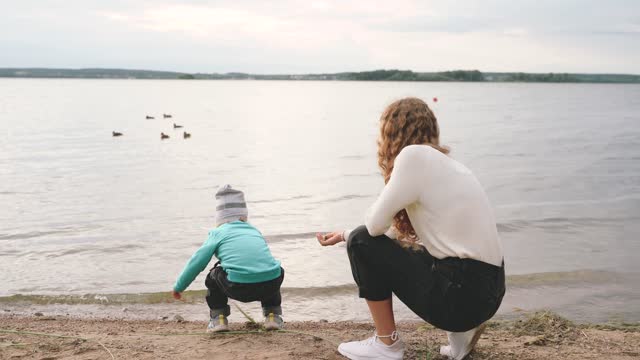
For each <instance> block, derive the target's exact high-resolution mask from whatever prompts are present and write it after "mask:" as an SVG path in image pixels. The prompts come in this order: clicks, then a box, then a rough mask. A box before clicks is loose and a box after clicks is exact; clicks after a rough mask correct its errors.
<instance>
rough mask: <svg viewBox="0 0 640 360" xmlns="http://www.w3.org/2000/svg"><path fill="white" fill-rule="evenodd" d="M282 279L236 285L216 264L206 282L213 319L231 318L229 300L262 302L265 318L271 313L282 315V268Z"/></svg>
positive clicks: (281, 273)
mask: <svg viewBox="0 0 640 360" xmlns="http://www.w3.org/2000/svg"><path fill="white" fill-rule="evenodd" d="M280 270H281V271H280V277H277V278H275V279H273V280H269V281H264V282H259V283H236V282H232V281H229V279H228V278H227V273H226V272H225V271H224V270H223V269H222V267H220V266H218V264H216V265H215V266H214V267H213V269H211V271H209V275H207V278H206V279H205V281H204V284H205V286H206V287H207V296H206V297H205V299H206V300H207V305H209V309H210V310H211V311H210V314H211V317H212V318H213V317H215V316H217V315H220V314H222V315H225V316H229V314H230V312H231V309H230V308H229V305H228V302H229V298H231V299H234V300H238V301H241V302H252V301H260V302H261V304H262V312H263V313H264V315H265V316H267V315H268V314H269V313H274V314H278V315H282V308H281V306H280V304H281V303H282V297H281V295H280V286H281V285H282V281H283V280H284V269H282V268H280Z"/></svg>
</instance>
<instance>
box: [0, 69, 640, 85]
mask: <svg viewBox="0 0 640 360" xmlns="http://www.w3.org/2000/svg"><path fill="white" fill-rule="evenodd" d="M0 77H11V78H70V79H73V78H77V79H182V80H339V81H468V82H482V81H484V82H551V83H640V75H625V74H567V73H546V74H541V73H495V72H491V73H489V72H488V73H482V72H480V71H478V70H454V71H441V72H413V71H411V70H395V69H393V70H374V71H361V72H343V73H333V74H304V75H259V74H246V73H225V74H217V73H210V74H207V73H181V72H172V71H151V70H126V69H49V68H0Z"/></svg>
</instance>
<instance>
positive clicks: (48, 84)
mask: <svg viewBox="0 0 640 360" xmlns="http://www.w3.org/2000/svg"><path fill="white" fill-rule="evenodd" d="M404 96H418V97H421V98H423V99H426V100H428V102H429V105H430V106H431V107H432V108H433V109H434V111H435V113H436V115H437V117H438V119H439V122H440V127H441V134H442V142H443V143H444V144H446V145H449V146H450V147H451V148H452V156H454V157H455V158H457V159H458V160H460V161H462V162H463V163H465V164H466V165H467V166H468V167H469V168H471V169H472V170H473V171H474V172H475V174H476V175H477V176H478V178H479V179H480V181H481V183H482V184H483V185H484V186H485V188H486V190H487V193H488V195H489V198H490V200H491V202H492V204H493V206H494V209H495V212H496V216H497V219H498V228H499V231H500V235H501V238H502V241H503V244H504V248H505V252H506V255H505V256H506V258H505V261H506V266H507V274H508V275H509V284H510V286H509V289H508V294H507V297H506V298H505V303H504V304H503V306H502V308H501V311H500V313H501V314H502V315H504V316H508V315H509V314H511V313H514V312H517V311H520V309H524V310H534V309H538V308H550V309H553V310H555V311H558V312H560V313H561V314H563V315H565V316H568V317H570V318H572V319H575V320H578V321H608V320H611V319H622V320H625V321H640V280H639V279H640V276H639V275H640V257H639V254H640V86H638V85H590V84H497V83H493V84H492V83H487V84H479V83H478V84H473V83H393V82H388V83H387V82H384V83H383V82H284V81H282V82H281V81H161V80H154V81H143V80H46V79H0V205H1V206H0V278H1V280H2V281H1V282H0V296H9V295H15V294H23V295H34V294H41V295H47V296H51V297H52V298H54V297H55V296H60V295H64V296H68V295H72V296H76V295H77V296H79V297H80V296H82V295H83V294H99V295H98V296H95V298H96V299H103V298H102V297H101V296H102V295H108V294H135V293H146V292H150V293H154V292H161V291H169V290H170V289H171V286H172V284H173V281H174V280H175V278H176V276H177V275H178V274H179V272H180V270H181V269H182V267H183V266H184V264H185V262H186V261H187V259H188V258H189V257H190V256H191V254H192V253H193V251H195V250H196V249H197V248H198V246H200V245H201V243H202V242H203V241H204V240H205V238H206V235H207V230H208V229H209V228H210V227H211V226H212V224H213V220H214V213H215V199H214V193H215V190H216V188H217V186H219V185H221V184H224V183H231V184H232V185H233V186H234V187H236V188H239V189H242V190H244V191H245V193H246V196H247V200H248V204H249V212H250V221H251V222H252V223H253V224H254V225H256V226H257V227H258V228H259V229H260V230H261V231H262V232H263V234H265V235H266V237H267V239H268V241H269V243H270V246H271V249H272V252H273V254H274V255H275V256H276V257H277V258H278V259H280V260H281V261H282V264H283V266H284V267H285V268H286V271H287V272H286V274H287V275H286V276H287V277H286V279H285V283H284V303H283V306H284V308H285V312H286V314H285V315H286V318H287V319H289V320H293V319H302V320H304V319H319V318H326V319H356V320H365V319H367V313H366V311H365V307H363V306H364V303H363V302H362V301H359V300H358V299H357V296H356V294H355V291H354V288H353V279H352V277H351V273H350V269H349V264H348V260H347V257H346V252H345V249H344V247H343V246H336V247H332V248H323V247H320V246H319V245H318V244H317V242H316V241H315V239H314V237H313V234H314V233H315V232H316V231H328V230H333V229H342V228H347V227H355V226H357V225H359V224H360V223H361V222H362V220H363V217H364V213H365V211H366V209H367V207H368V206H369V205H370V204H371V203H372V202H373V201H374V199H375V197H376V195H377V194H378V192H379V191H380V190H381V188H382V186H383V181H382V178H381V176H380V174H379V170H378V168H377V162H376V137H377V131H378V129H377V126H378V119H379V116H380V113H381V112H382V110H383V109H384V107H385V106H386V105H387V104H388V103H390V102H391V101H393V100H395V99H397V98H400V97H404ZM433 97H437V98H438V100H439V101H438V102H437V103H434V102H433V101H432V100H431V99H432V98H433ZM163 113H170V114H173V118H171V119H163V118H162V114H163ZM146 115H153V116H155V120H146V119H145V116H146ZM174 122H175V123H178V124H180V125H184V129H177V130H174V129H173V126H172V124H173V123H174ZM182 130H186V131H187V132H189V133H191V134H192V137H191V138H190V139H183V138H182ZM112 131H120V132H123V133H124V136H122V137H112V136H111V132H112ZM160 132H165V133H166V134H169V135H170V136H171V138H170V139H167V140H164V141H161V140H160ZM203 288H204V274H202V276H200V277H199V278H198V279H197V280H196V282H194V284H193V285H192V286H191V287H190V289H203ZM96 304H97V305H96V306H98V305H100V306H102V305H104V304H103V303H102V302H101V301H97V300H96ZM166 306H167V308H168V309H174V308H175V307H176V306H177V305H173V304H169V305H166ZM171 306H173V307H171ZM184 306H185V307H184V308H180V309H182V310H181V311H183V312H187V313H188V314H190V315H191V316H193V317H196V318H197V317H199V318H203V317H206V308H203V307H204V306H205V305H203V304H200V305H193V306H191V307H189V306H187V305H184ZM92 309H93V308H92ZM67 310H68V309H67ZM67 310H64V311H67ZM91 311H94V310H91ZM96 311H99V310H96ZM145 311H147V310H145V309H140V310H139V313H140V314H144V313H145ZM172 311H173V310H172ZM398 312H399V318H401V319H412V318H414V317H412V316H413V315H412V314H411V313H410V312H409V311H408V310H407V309H405V308H403V307H402V306H400V307H399V310H398Z"/></svg>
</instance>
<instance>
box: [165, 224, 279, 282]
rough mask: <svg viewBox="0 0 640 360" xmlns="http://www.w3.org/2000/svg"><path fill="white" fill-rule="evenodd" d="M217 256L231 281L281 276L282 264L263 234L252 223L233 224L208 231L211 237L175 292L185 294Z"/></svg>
mask: <svg viewBox="0 0 640 360" xmlns="http://www.w3.org/2000/svg"><path fill="white" fill-rule="evenodd" d="M214 255H215V257H216V258H218V260H220V265H221V266H222V269H224V271H226V272H227V275H228V276H227V278H228V279H229V281H232V282H237V283H258V282H263V281H269V280H273V279H275V278H277V277H279V276H280V262H279V261H278V260H276V259H274V258H273V256H272V255H271V251H269V247H268V246H267V242H266V240H265V239H264V237H263V236H262V234H261V233H260V231H258V229H256V228H255V227H253V226H251V224H249V223H246V222H243V221H234V222H230V223H226V224H222V225H220V226H218V227H217V228H215V229H213V230H211V231H209V237H208V238H207V240H206V241H205V242H204V244H202V246H201V247H200V249H198V251H196V252H195V254H193V256H191V259H189V262H188V263H187V265H186V266H185V267H184V269H183V270H182V273H181V274H180V276H179V277H178V280H176V283H175V284H174V285H173V290H175V291H177V292H183V291H184V290H185V289H186V288H187V287H188V286H189V285H191V283H192V282H193V280H194V279H195V278H196V276H198V274H199V273H201V272H202V271H203V270H204V269H205V268H206V267H207V265H208V264H209V262H210V261H211V258H212V257H213V256H214Z"/></svg>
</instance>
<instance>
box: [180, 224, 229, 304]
mask: <svg viewBox="0 0 640 360" xmlns="http://www.w3.org/2000/svg"><path fill="white" fill-rule="evenodd" d="M218 244H219V241H218V240H217V238H216V236H215V232H213V231H212V232H210V233H209V237H208V238H207V240H206V241H205V242H204V244H202V246H201V247H200V248H199V249H198V250H197V251H196V252H195V253H194V254H193V255H192V256H191V259H189V262H187V265H185V267H184V269H183V270H182V273H181V274H180V276H178V280H176V283H175V284H174V285H173V290H175V291H177V292H183V291H185V290H186V289H187V287H189V285H191V283H192V282H193V280H195V278H196V276H198V274H200V273H201V272H202V271H203V270H204V269H205V268H206V267H207V264H209V262H210V261H211V258H212V257H213V254H214V253H215V252H216V249H217V248H218Z"/></svg>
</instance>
